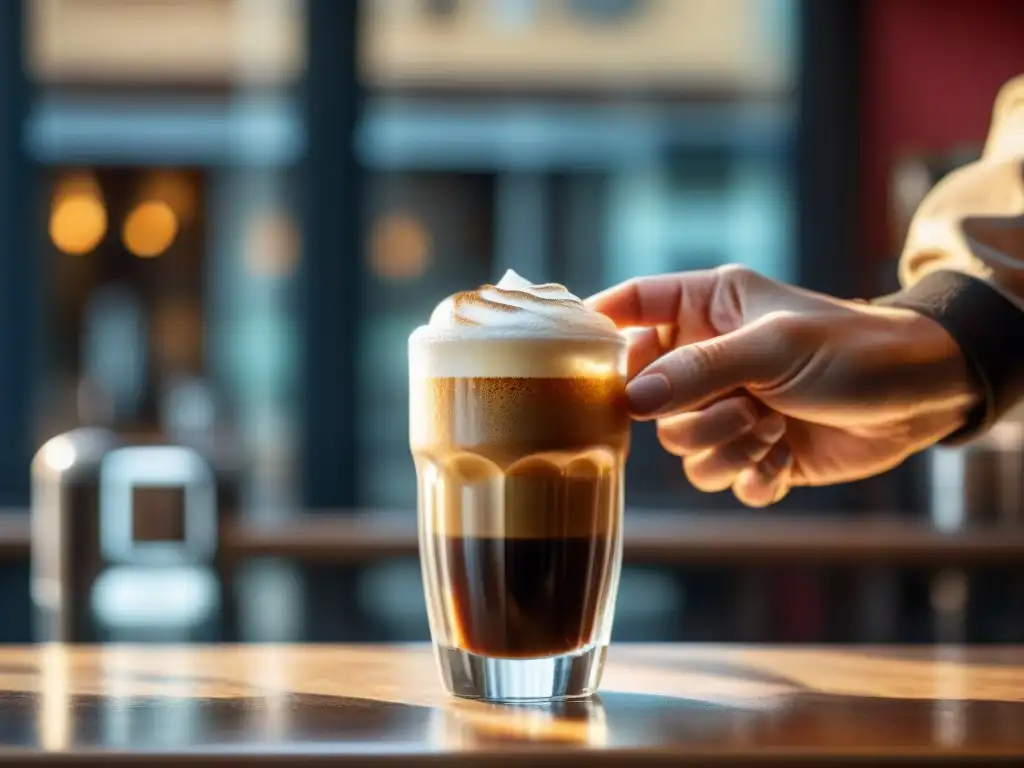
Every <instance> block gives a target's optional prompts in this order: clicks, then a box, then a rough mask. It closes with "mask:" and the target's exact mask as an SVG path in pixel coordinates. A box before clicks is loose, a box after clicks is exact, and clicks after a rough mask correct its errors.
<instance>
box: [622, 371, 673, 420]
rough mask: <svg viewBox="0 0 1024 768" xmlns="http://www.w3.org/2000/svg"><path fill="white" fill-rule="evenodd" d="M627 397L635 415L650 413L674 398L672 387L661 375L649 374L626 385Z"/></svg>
mask: <svg viewBox="0 0 1024 768" xmlns="http://www.w3.org/2000/svg"><path fill="white" fill-rule="evenodd" d="M626 397H627V398H629V407H630V408H631V409H632V410H633V412H634V413H650V412H651V411H655V410H657V409H658V408H660V407H662V406H663V405H665V403H667V402H668V401H669V400H670V399H671V398H672V385H671V384H669V383H668V379H666V378H665V377H664V376H663V375H662V374H660V373H649V374H647V375H646V376H641V377H640V378H637V379H633V380H632V381H631V382H629V384H627V385H626Z"/></svg>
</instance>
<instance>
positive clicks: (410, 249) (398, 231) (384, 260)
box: [370, 213, 431, 280]
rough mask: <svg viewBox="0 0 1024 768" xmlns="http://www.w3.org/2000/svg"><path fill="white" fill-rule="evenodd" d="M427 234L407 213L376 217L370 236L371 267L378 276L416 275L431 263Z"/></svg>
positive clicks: (407, 276) (398, 276) (398, 277)
mask: <svg viewBox="0 0 1024 768" xmlns="http://www.w3.org/2000/svg"><path fill="white" fill-rule="evenodd" d="M430 251H431V242H430V233H429V232H428V231H427V228H426V227H425V226H424V225H423V223H422V222H421V221H420V220H419V219H417V218H415V217H413V216H409V215H407V214H402V213H394V214H390V215H387V216H382V217H381V218H379V219H378V220H377V221H376V223H375V225H374V227H373V232H372V234H371V238H370V267H371V268H372V269H373V271H374V273H376V274H377V275H379V276H380V277H384V278H388V279H391V280H408V279H410V278H414V277H419V276H420V275H421V274H423V272H424V270H426V268H427V267H428V266H429V264H430V258H431V252H430Z"/></svg>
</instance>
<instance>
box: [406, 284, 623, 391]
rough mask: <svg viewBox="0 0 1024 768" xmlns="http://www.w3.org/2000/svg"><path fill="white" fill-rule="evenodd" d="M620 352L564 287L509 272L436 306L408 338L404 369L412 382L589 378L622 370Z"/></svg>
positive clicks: (614, 338) (601, 321)
mask: <svg viewBox="0 0 1024 768" xmlns="http://www.w3.org/2000/svg"><path fill="white" fill-rule="evenodd" d="M624 347H625V337H624V336H623V335H622V334H621V333H620V332H619V331H618V330H617V329H616V327H615V324H614V323H613V322H612V321H611V320H609V319H608V318H607V317H605V316H604V315H602V314H600V313H599V312H595V311H593V310H591V309H589V308H588V307H587V306H586V305H585V304H584V303H583V301H581V300H580V299H579V298H578V297H577V296H575V295H573V294H572V293H570V292H569V291H568V290H566V288H565V287H564V286H561V285H558V284H557V283H545V284H541V285H534V284H533V283H531V282H530V281H529V280H525V279H524V278H522V277H520V276H519V275H518V274H516V273H515V272H514V271H512V270H511V269H510V270H508V272H506V273H505V275H504V277H502V279H501V280H500V281H499V282H498V283H497V284H496V285H484V286H481V287H480V288H478V289H476V290H475V291H461V292H459V293H456V294H453V295H452V296H449V297H448V298H446V299H445V300H444V301H442V302H441V303H440V304H438V305H437V307H436V308H435V309H434V311H433V313H432V314H431V316H430V322H429V323H428V324H427V325H424V326H421V327H419V328H417V329H416V330H415V331H414V332H413V334H412V336H411V337H410V338H409V356H410V357H409V361H410V367H411V371H412V373H413V375H414V376H415V375H420V376H428V377H474V376H552V377H564V376H587V375H590V376H596V375H601V373H602V372H604V373H609V372H613V371H615V370H618V369H619V368H620V367H621V358H623V350H624Z"/></svg>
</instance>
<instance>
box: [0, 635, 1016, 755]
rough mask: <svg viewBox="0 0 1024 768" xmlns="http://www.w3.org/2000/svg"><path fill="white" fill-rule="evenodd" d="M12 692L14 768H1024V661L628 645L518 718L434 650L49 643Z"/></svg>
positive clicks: (4, 708)
mask: <svg viewBox="0 0 1024 768" xmlns="http://www.w3.org/2000/svg"><path fill="white" fill-rule="evenodd" d="M0 690H2V691H3V693H2V695H0V744H3V745H4V746H3V747H0V764H13V763H18V764H22V763H23V762H25V761H27V760H29V759H32V760H35V761H38V762H40V763H43V764H51V765H53V764H73V765H116V764H120V765H128V764H131V765H166V766H171V765H175V766H198V765H251V764H259V765H288V766H296V765H297V764H298V761H299V760H301V761H302V764H306V763H308V762H321V763H331V764H346V765H375V764H376V765H389V766H390V765H410V766H411V765H499V764H500V765H550V764H558V765H573V764H575V765H588V766H591V765H629V766H632V765H668V764H676V763H685V764H688V765H694V764H706V763H708V762H719V761H727V762H729V763H730V764H737V763H748V764H757V765H765V764H778V765H793V764H794V763H795V762H800V761H805V762H810V763H814V764H821V761H822V760H823V759H825V758H829V760H830V762H834V761H835V760H836V759H837V758H840V757H844V758H847V759H848V760H849V761H854V762H857V761H863V762H877V761H878V759H879V758H880V757H884V756H889V757H892V758H895V759H897V760H900V761H906V762H919V763H922V764H929V765H933V764H935V763H936V762H937V761H938V760H940V759H946V760H949V761H952V762H959V763H962V764H965V765H976V764H979V763H984V762H999V761H1005V762H1011V760H1012V758H1017V760H1018V761H1019V760H1021V759H1024V647H1018V648H978V649H974V650H963V649H957V648H949V649H945V648H935V649H906V648H876V649H864V648H838V647H837V648H810V647H805V648H787V649H779V648H753V647H710V646H675V645H648V646H630V645H621V646H618V647H613V649H612V653H611V658H610V662H609V666H608V670H607V673H606V675H605V683H604V687H603V692H602V694H601V695H600V696H599V697H598V698H595V699H594V700H591V701H587V702H576V703H570V704H561V705H547V706H541V705H537V706H520V707H505V706H498V705H492V704H484V703H480V702H470V701H461V700H456V699H452V698H449V697H448V696H446V695H445V694H444V693H443V692H442V691H441V689H440V687H439V684H438V680H437V677H436V674H435V669H434V665H433V660H432V657H431V654H430V652H429V650H428V649H427V648H424V647H419V646H411V647H410V646H391V647H361V646H265V645H264V646H260V645H252V646H234V647H232V646H228V647H159V646H153V647H115V646H109V647H105V648H71V647H62V646H43V647H39V648H13V649H6V650H2V651H0ZM1013 764H1018V765H1019V764H1020V762H1014V763H1013Z"/></svg>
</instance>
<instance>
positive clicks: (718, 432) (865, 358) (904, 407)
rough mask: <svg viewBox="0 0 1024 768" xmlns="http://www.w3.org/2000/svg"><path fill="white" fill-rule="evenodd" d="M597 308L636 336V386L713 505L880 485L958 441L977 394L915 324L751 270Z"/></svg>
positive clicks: (937, 339) (677, 281)
mask: <svg viewBox="0 0 1024 768" xmlns="http://www.w3.org/2000/svg"><path fill="white" fill-rule="evenodd" d="M588 304H589V305H590V306H591V307H592V308H594V309H596V310H598V311H600V312H602V313H604V314H605V315H607V316H608V317H610V318H611V319H612V320H614V321H615V323H616V325H618V326H619V327H620V328H626V329H628V328H635V329H638V330H636V331H635V332H633V333H632V339H631V342H630V347H629V377H630V379H631V380H630V382H629V384H628V386H627V390H626V391H627V395H628V397H629V402H630V408H631V410H632V412H633V415H634V418H636V419H639V420H655V421H657V426H658V437H659V440H660V441H661V444H662V445H663V446H664V448H665V449H666V450H668V451H669V452H670V453H673V454H675V455H677V456H680V457H682V460H683V469H684V471H685V472H686V475H687V477H688V478H689V479H690V481H691V482H692V483H693V485H694V486H695V487H697V488H698V489H700V490H702V491H722V490H726V489H727V488H732V489H733V492H734V493H735V494H736V496H737V498H739V499H740V501H742V502H743V503H744V504H747V505H749V506H766V505H768V504H771V503H774V502H775V501H778V500H779V499H781V498H782V497H783V496H785V495H786V493H787V492H788V491H789V489H790V488H792V487H794V486H810V485H813V486H818V485H830V484H833V483H842V482H847V481H852V480H858V479H861V478H865V477H869V476H871V475H875V474H878V473H880V472H883V471H885V470H888V469H891V468H892V467H895V466H897V465H898V464H899V463H900V462H902V461H903V460H904V459H905V458H907V457H908V456H910V455H911V454H913V453H915V452H917V451H919V450H922V449H924V448H926V447H928V446H929V445H931V444H933V443H935V442H936V441H938V440H941V439H942V438H943V437H945V436H947V435H949V434H951V433H952V432H954V431H956V429H958V428H959V427H960V426H961V425H962V424H963V423H964V420H965V418H966V415H967V413H968V411H969V410H970V408H971V407H972V406H973V405H974V404H975V403H977V402H978V399H979V398H980V394H979V393H977V392H975V391H974V386H973V384H972V382H971V378H970V375H969V373H968V367H967V364H966V362H965V360H964V358H963V355H962V353H961V351H960V349H959V347H958V346H957V344H956V342H954V341H953V339H952V338H951V337H950V336H949V335H948V334H947V333H946V331H945V330H943V328H942V327H941V326H940V325H939V324H938V323H936V322H934V321H933V320H931V319H929V318H927V317H925V316H923V315H920V314H918V313H916V312H913V311H910V310H905V309H895V308H886V307H877V306H872V305H869V304H865V303H861V302H852V301H843V300H840V299H835V298H832V297H830V296H826V295H824V294H818V293H814V292H811V291H806V290H803V289H800V288H795V287H793V286H789V285H784V284H782V283H778V282H776V281H774V280H771V279H769V278H766V277H763V276H761V275H759V274H757V273H755V272H752V271H751V270H749V269H746V268H743V267H735V266H733V267H723V268H719V269H715V270H705V271H695V272H683V273H678V274H671V275H658V276H652V277H643V278H637V279H634V280H629V281H627V282H625V283H622V284H620V285H617V286H615V287H613V288H610V289H608V290H606V291H604V292H602V293H599V294H597V295H596V296H593V297H592V298H590V299H589V300H588Z"/></svg>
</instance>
